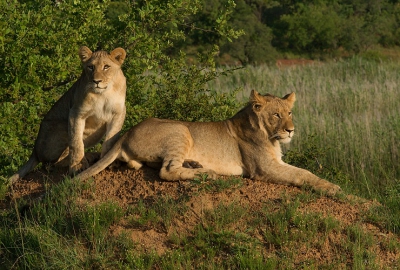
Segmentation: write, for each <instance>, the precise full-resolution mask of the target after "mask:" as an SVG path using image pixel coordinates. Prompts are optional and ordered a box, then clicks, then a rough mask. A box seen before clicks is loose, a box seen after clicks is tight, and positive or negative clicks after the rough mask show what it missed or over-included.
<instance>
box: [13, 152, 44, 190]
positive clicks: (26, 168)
mask: <svg viewBox="0 0 400 270" xmlns="http://www.w3.org/2000/svg"><path fill="white" fill-rule="evenodd" d="M38 164H39V160H38V158H37V157H36V154H35V150H33V153H32V155H31V157H30V158H29V160H28V161H27V162H26V163H25V164H24V165H23V166H22V167H21V168H20V169H19V170H18V172H17V173H15V174H14V175H13V176H11V177H10V178H9V179H8V184H12V183H14V182H16V181H18V180H19V179H21V178H22V177H24V176H25V175H27V174H28V173H29V172H30V171H32V170H33V168H35V167H36V165H38Z"/></svg>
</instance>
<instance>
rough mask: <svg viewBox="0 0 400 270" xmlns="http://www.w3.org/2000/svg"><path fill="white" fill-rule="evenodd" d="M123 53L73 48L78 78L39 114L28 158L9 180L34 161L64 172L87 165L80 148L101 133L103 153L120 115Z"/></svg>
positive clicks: (122, 110)
mask: <svg viewBox="0 0 400 270" xmlns="http://www.w3.org/2000/svg"><path fill="white" fill-rule="evenodd" d="M125 56H126V52H125V50H124V49H122V48H117V49H115V50H113V51H112V52H111V53H110V54H108V53H107V52H105V51H96V52H92V51H91V50H90V49H89V48H88V47H85V46H83V47H81V48H80V49H79V57H80V59H81V62H82V66H83V72H82V74H81V76H80V78H79V79H78V80H77V81H76V82H75V83H74V84H73V85H72V87H71V88H70V89H69V90H68V91H67V92H66V93H65V94H64V95H63V96H62V97H61V98H60V99H59V100H58V101H57V102H56V103H55V104H54V105H53V107H52V108H51V109H50V110H49V112H48V113H47V114H46V115H45V117H44V118H43V120H42V123H41V124H40V129H39V134H38V136H37V139H36V141H35V146H34V148H33V151H32V154H31V157H30V158H29V160H28V162H27V163H26V164H25V165H23V166H22V168H21V169H20V170H19V171H18V172H17V173H16V174H14V175H13V176H12V177H11V178H10V182H14V181H16V180H18V179H19V178H22V177H24V176H25V175H26V174H27V173H28V172H29V171H31V170H32V169H33V168H34V167H35V166H36V165H37V164H38V163H39V162H50V163H55V164H56V165H60V166H68V165H69V173H70V174H75V173H76V172H78V171H79V170H82V169H85V168H87V167H88V162H87V160H86V158H85V152H84V149H85V148H88V147H91V146H94V145H95V144H97V143H98V142H99V141H100V140H101V139H102V138H103V137H104V135H105V139H104V143H103V145H102V152H101V156H104V155H105V153H107V151H108V150H109V149H110V148H111V146H113V145H114V143H115V142H116V141H117V140H118V135H119V131H120V130H121V127H122V124H123V122H124V120H125V114H126V108H125V95H126V80H125V76H124V74H123V72H122V70H121V65H122V63H123V62H124V60H125Z"/></svg>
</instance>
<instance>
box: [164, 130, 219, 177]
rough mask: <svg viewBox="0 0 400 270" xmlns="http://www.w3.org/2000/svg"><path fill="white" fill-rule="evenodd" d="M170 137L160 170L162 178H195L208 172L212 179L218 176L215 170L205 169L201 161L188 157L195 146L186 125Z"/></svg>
mask: <svg viewBox="0 0 400 270" xmlns="http://www.w3.org/2000/svg"><path fill="white" fill-rule="evenodd" d="M170 138H171V139H170V140H168V143H167V144H166V145H165V149H164V151H165V152H164V153H165V156H164V157H163V162H162V166H161V170H160V178H161V179H164V180H167V181H179V180H193V179H194V178H195V177H196V176H197V175H199V174H207V175H208V177H209V178H212V179H215V178H216V177H217V174H216V173H215V172H214V171H213V170H209V169H205V168H203V166H202V165H201V163H200V162H198V161H195V160H192V159H188V154H189V152H190V150H191V148H192V147H193V138H192V136H191V134H190V132H189V130H188V129H187V128H186V127H184V128H183V129H182V130H180V132H179V133H175V134H173V136H170Z"/></svg>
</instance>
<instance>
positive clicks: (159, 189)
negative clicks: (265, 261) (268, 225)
mask: <svg viewBox="0 0 400 270" xmlns="http://www.w3.org/2000/svg"><path fill="white" fill-rule="evenodd" d="M64 173H65V172H63V171H53V172H50V173H48V172H45V170H43V169H42V170H36V171H34V172H32V173H30V174H29V175H27V176H26V177H25V179H23V180H21V181H19V182H18V183H16V184H14V185H13V188H12V192H10V193H9V194H8V199H7V200H6V201H2V202H0V209H1V208H2V209H5V208H8V207H10V206H11V204H12V203H11V201H12V200H11V199H17V200H18V199H20V198H22V197H25V198H35V197H38V196H40V195H41V194H42V193H43V191H44V189H45V184H46V185H49V186H50V187H51V185H52V184H54V183H57V182H59V181H62V179H63V177H64ZM94 181H95V190H94V191H93V193H92V194H86V196H84V198H82V200H83V201H85V202H89V203H96V202H104V201H107V200H112V201H114V202H118V203H119V204H120V205H121V206H123V207H126V206H128V205H132V204H135V203H137V202H138V201H139V200H141V199H142V200H147V199H149V200H151V199H156V198H157V196H165V195H168V196H169V197H171V198H178V197H179V196H181V195H182V194H183V193H187V194H189V195H190V194H194V192H196V190H194V189H196V188H195V187H193V185H192V184H191V183H190V182H165V181H162V180H161V179H160V178H159V177H158V171H157V170H155V169H151V168H148V167H144V168H143V169H141V170H139V171H133V170H129V169H128V168H126V167H125V166H121V167H120V168H118V169H106V170H105V171H103V172H101V173H100V174H98V175H97V176H95V177H94ZM302 192H309V191H305V190H301V189H299V188H295V187H287V186H281V185H275V184H267V183H263V182H256V181H252V180H250V179H243V183H242V184H241V185H240V186H238V187H233V188H228V189H225V190H223V191H220V192H215V191H214V192H196V195H195V196H189V201H188V202H186V204H187V206H188V207H189V211H187V212H186V214H185V215H184V216H181V217H178V218H175V219H174V220H173V221H172V222H171V226H170V227H169V228H163V229H156V228H141V229H137V228H132V227H129V226H125V224H124V222H123V221H121V222H120V223H119V224H115V225H113V226H112V227H111V228H110V230H111V231H110V232H111V233H112V234H113V235H118V234H120V233H121V232H128V235H131V237H132V239H133V240H134V241H135V242H137V243H139V244H140V245H139V246H140V247H141V251H143V252H150V251H155V252H157V253H158V254H164V253H165V252H167V251H168V250H169V249H171V248H173V247H171V245H170V244H169V241H168V237H169V236H170V235H171V234H175V235H180V234H183V235H187V234H188V233H190V231H191V229H192V228H193V227H194V226H195V225H196V224H198V223H199V222H200V220H201V218H202V215H203V213H204V211H206V210H212V209H214V208H215V207H217V206H218V205H220V204H221V203H231V202H236V203H238V204H239V205H246V206H248V207H249V209H255V210H256V209H260V208H261V207H263V206H264V205H270V204H279V203H284V202H285V200H290V198H293V197H296V196H299V195H301V193H302ZM374 204H377V203H376V202H373V201H367V200H363V199H359V198H357V197H355V196H350V195H348V196H347V198H343V199H337V198H329V197H325V196H315V199H312V200H310V201H308V202H306V203H301V205H300V206H299V208H298V211H299V212H302V213H314V214H320V215H322V216H324V217H325V216H330V217H332V218H334V219H336V220H338V221H339V222H340V224H341V225H340V230H339V231H337V230H334V231H332V232H331V233H330V234H329V235H328V237H326V241H325V242H324V244H322V245H312V244H311V245H307V244H306V243H304V245H303V244H299V245H298V246H297V247H298V251H297V255H296V257H295V261H294V262H293V263H294V266H296V264H297V263H299V262H304V261H306V260H312V261H317V262H319V263H320V264H321V265H327V264H328V265H329V264H330V263H331V262H335V261H336V262H337V257H338V256H339V255H338V253H341V255H340V256H342V257H343V252H346V251H340V247H341V246H343V242H346V241H348V240H346V239H345V238H347V237H348V236H347V235H346V234H345V233H344V231H345V230H346V227H347V226H349V225H352V224H360V226H361V227H362V228H363V229H364V230H365V231H366V232H367V233H369V234H370V235H372V236H373V242H374V243H373V244H372V246H370V247H369V249H371V250H372V251H373V253H374V254H376V263H377V264H378V267H379V268H386V267H389V268H392V267H393V268H396V267H397V262H398V261H399V259H400V254H399V253H398V249H394V250H395V251H393V249H392V250H391V249H388V248H387V247H388V243H389V242H390V241H399V238H398V236H396V235H393V234H392V233H391V232H388V231H385V230H384V229H382V228H380V227H379V226H377V225H374V224H371V223H369V222H366V221H365V220H364V219H363V217H365V215H364V216H363V215H362V213H365V211H367V210H368V209H369V208H370V207H372V206H373V205H374ZM245 229H246V228H241V227H240V226H238V227H237V228H235V230H237V231H240V230H245ZM255 234H256V235H255V237H257V238H259V240H260V241H261V242H262V241H263V238H262V236H261V235H257V233H255ZM280 248H282V249H284V248H285V246H284V245H283V246H281V247H280ZM338 249H339V250H338ZM260 252H261V253H263V254H264V256H269V255H270V254H273V253H275V252H276V247H274V246H268V245H264V246H263V250H261V251H260ZM351 260H352V258H351V255H349V256H348V261H347V262H343V263H344V265H342V266H344V267H346V266H347V267H348V266H351V264H352V263H351ZM367 268H368V266H367Z"/></svg>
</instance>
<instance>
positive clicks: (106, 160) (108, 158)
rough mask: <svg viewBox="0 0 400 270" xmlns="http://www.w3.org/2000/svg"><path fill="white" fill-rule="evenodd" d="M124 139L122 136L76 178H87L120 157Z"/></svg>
mask: <svg viewBox="0 0 400 270" xmlns="http://www.w3.org/2000/svg"><path fill="white" fill-rule="evenodd" d="M122 141H123V140H122V138H120V139H119V140H118V141H117V142H116V143H115V144H114V145H113V147H111V149H110V150H109V151H108V152H107V153H106V154H105V155H104V156H103V157H102V158H101V159H100V160H99V161H97V162H96V163H95V164H93V165H92V166H91V167H89V168H87V169H86V170H84V171H83V172H81V173H80V174H78V175H77V176H76V178H78V179H81V180H85V179H88V178H89V177H91V176H93V175H96V174H98V173H99V172H101V171H102V170H104V169H105V168H107V166H108V165H110V164H111V163H112V162H113V161H114V160H116V159H117V158H118V156H119V154H120V152H121V145H122Z"/></svg>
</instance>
